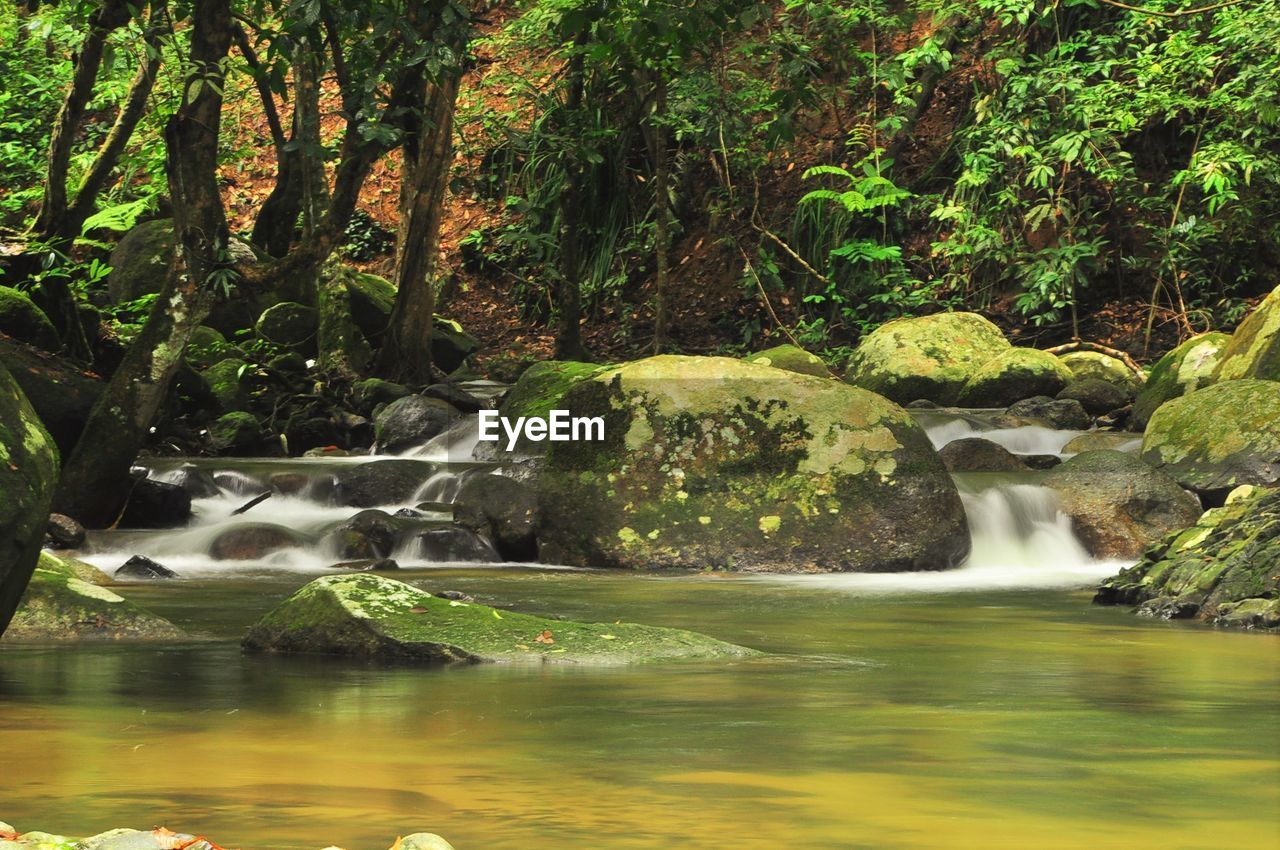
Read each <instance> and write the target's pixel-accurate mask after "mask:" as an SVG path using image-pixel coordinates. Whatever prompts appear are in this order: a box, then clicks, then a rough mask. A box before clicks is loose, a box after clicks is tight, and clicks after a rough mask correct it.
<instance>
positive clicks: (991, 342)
mask: <svg viewBox="0 0 1280 850" xmlns="http://www.w3.org/2000/svg"><path fill="white" fill-rule="evenodd" d="M1009 348H1010V345H1009V341H1008V340H1007V339H1005V338H1004V334H1003V333H1001V332H1000V329H999V328H997V327H996V326H995V325H993V324H992V323H991V322H989V321H987V320H986V319H984V318H982V317H981V316H979V315H978V314H976V313H938V314H937V315H934V316H921V317H918V318H910V319H895V320H894V321H892V322H887V323H885V324H883V325H881V326H880V327H879V328H877V329H876V330H874V331H872V332H871V334H869V335H868V336H867V337H866V338H865V339H863V340H862V342H861V343H859V345H858V347H857V349H856V350H855V351H854V352H853V356H852V357H850V359H849V364H848V370H847V372H846V374H845V380H846V381H847V382H849V383H851V384H853V385H854V386H856V387H861V388H862V389H864V390H871V391H872V392H873V393H878V394H880V395H882V396H884V397H886V398H888V399H890V400H892V401H896V402H898V403H899V404H906V403H907V402H910V401H915V400H916V399H922V398H923V399H928V400H929V401H933V402H937V403H938V404H944V405H946V404H955V403H956V402H957V401H958V400H959V398H960V392H961V390H963V389H964V386H965V384H966V383H968V381H969V378H970V377H972V376H973V374H974V373H975V372H976V371H977V370H978V367H980V366H982V365H983V364H984V363H986V362H987V361H989V360H991V359H993V358H995V357H997V356H998V355H1000V354H1003V353H1004V352H1005V351H1008V350H1009ZM1058 389H1061V387H1059V388H1058ZM1055 392H1056V390H1055Z"/></svg>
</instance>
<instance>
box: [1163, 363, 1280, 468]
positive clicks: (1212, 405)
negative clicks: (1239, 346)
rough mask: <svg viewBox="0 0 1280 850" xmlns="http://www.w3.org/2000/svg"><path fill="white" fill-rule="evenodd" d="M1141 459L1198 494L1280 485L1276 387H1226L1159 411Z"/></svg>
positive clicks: (1250, 383)
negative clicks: (1257, 485)
mask: <svg viewBox="0 0 1280 850" xmlns="http://www.w3.org/2000/svg"><path fill="white" fill-rule="evenodd" d="M1142 459H1143V460H1145V461H1146V462H1147V463H1150V464H1151V465H1152V466H1154V467H1156V468H1157V469H1163V470H1164V471H1165V472H1166V473H1168V474H1169V475H1171V476H1172V477H1173V478H1174V479H1175V480H1176V481H1177V482H1178V483H1179V484H1181V485H1182V486H1183V487H1186V488H1188V489H1191V490H1195V491H1196V492H1198V493H1206V494H1213V493H1221V492H1225V491H1227V490H1230V489H1232V488H1233V487H1237V486H1239V485H1241V484H1274V483H1276V482H1277V481H1280V383H1276V382H1275V381H1259V380H1253V379H1244V380H1238V381H1226V382H1224V383H1221V384H1214V385H1213V386H1210V387H1205V388H1204V389H1200V390H1196V391H1195V392H1193V393H1190V394H1188V395H1184V396H1182V397H1180V398H1175V399H1173V400H1172V401H1170V402H1167V403H1166V404H1164V405H1161V407H1160V408H1159V409H1157V410H1156V412H1155V414H1154V415H1153V416H1152V417H1151V421H1150V422H1149V423H1147V429H1146V431H1145V432H1144V433H1143V435H1142Z"/></svg>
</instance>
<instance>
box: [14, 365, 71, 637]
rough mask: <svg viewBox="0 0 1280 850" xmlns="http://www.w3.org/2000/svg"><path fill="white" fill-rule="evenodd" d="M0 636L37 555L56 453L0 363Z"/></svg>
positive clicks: (54, 476) (54, 480) (46, 518)
mask: <svg viewBox="0 0 1280 850" xmlns="http://www.w3.org/2000/svg"><path fill="white" fill-rule="evenodd" d="M0 454H2V455H3V457H4V458H5V462H4V463H0V635H3V634H4V630H5V629H6V628H8V626H9V621H10V620H11V619H13V612H14V611H16V610H17V608H18V602H19V601H21V599H22V592H23V591H24V590H26V587H27V582H28V581H29V580H30V579H31V573H32V571H33V570H34V569H35V566H36V560H37V559H38V558H39V557H40V546H41V544H42V543H43V542H44V531H45V528H47V527H48V524H49V503H50V500H51V499H52V498H53V487H54V484H55V483H57V480H58V451H57V449H55V448H54V446H53V440H52V439H51V438H50V437H49V435H48V434H47V433H46V432H45V430H44V427H43V426H42V425H41V424H40V420H39V418H37V417H36V414H35V411H34V410H32V409H31V405H30V404H28V403H27V397H26V396H25V395H23V394H22V390H21V389H19V387H18V384H17V382H15V381H14V380H13V377H12V376H11V375H10V374H9V372H8V371H7V370H6V369H5V367H4V365H3V364H0Z"/></svg>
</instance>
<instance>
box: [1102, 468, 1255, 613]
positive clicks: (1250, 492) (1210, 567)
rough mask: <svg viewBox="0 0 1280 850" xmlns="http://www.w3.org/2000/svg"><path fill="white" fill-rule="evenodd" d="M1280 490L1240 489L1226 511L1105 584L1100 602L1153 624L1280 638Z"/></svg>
mask: <svg viewBox="0 0 1280 850" xmlns="http://www.w3.org/2000/svg"><path fill="white" fill-rule="evenodd" d="M1278 565H1280V490H1277V489H1275V488H1256V487H1244V488H1240V492H1237V493H1233V494H1232V496H1231V497H1230V498H1228V499H1227V504H1226V505H1224V506H1223V507H1221V508H1214V509H1213V510H1210V511H1206V512H1205V513H1204V515H1203V516H1201V517H1200V519H1199V520H1198V521H1197V522H1196V524H1195V525H1193V526H1192V527H1190V528H1188V529H1186V530H1184V531H1181V532H1177V533H1175V534H1171V535H1169V536H1168V537H1166V538H1165V539H1164V540H1163V541H1161V542H1160V543H1159V544H1158V545H1156V546H1153V547H1151V548H1150V549H1149V550H1148V551H1147V552H1146V553H1145V554H1144V555H1143V556H1142V560H1141V561H1139V562H1138V564H1137V565H1135V566H1133V567H1131V568H1129V569H1127V570H1122V571H1121V572H1120V574H1119V575H1118V576H1115V577H1114V578H1110V579H1108V580H1107V581H1105V582H1103V584H1102V586H1101V587H1100V588H1099V589H1098V593H1097V596H1095V597H1094V600H1093V601H1094V602H1097V603H1100V604H1106V605H1136V606H1138V609H1137V610H1138V613H1139V614H1145V615H1148V616H1155V617H1163V618H1166V619H1174V618H1178V619H1181V618H1197V619H1200V620H1207V621H1209V622H1211V623H1216V624H1218V625H1224V626H1237V627H1241V628H1254V629H1266V630H1271V631H1275V630H1280V569H1277V566H1278Z"/></svg>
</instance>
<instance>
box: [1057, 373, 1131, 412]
mask: <svg viewBox="0 0 1280 850" xmlns="http://www.w3.org/2000/svg"><path fill="white" fill-rule="evenodd" d="M1058 398H1073V399H1075V400H1076V401H1078V402H1080V405H1081V406H1082V407H1084V409H1085V410H1086V411H1088V412H1089V414H1090V415H1092V416H1101V415H1103V414H1104V413H1111V412H1112V411H1115V410H1120V409H1121V408H1123V407H1125V406H1127V405H1128V404H1129V402H1131V401H1133V394H1132V393H1130V392H1129V391H1128V390H1127V389H1125V388H1124V387H1122V386H1120V385H1119V384H1113V383H1111V382H1110V381H1103V380H1101V379H1099V378H1076V379H1074V380H1072V381H1071V383H1069V384H1067V385H1066V387H1064V388H1063V389H1062V392H1060V393H1058Z"/></svg>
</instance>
